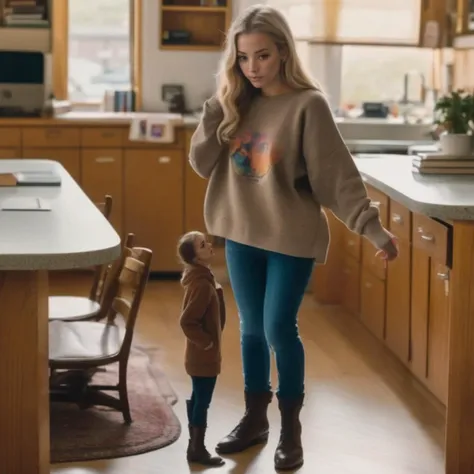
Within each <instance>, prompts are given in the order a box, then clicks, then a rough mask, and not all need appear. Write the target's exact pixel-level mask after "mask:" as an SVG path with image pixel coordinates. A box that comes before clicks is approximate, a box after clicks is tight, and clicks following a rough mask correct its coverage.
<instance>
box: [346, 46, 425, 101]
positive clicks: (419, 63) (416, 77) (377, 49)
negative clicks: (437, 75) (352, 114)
mask: <svg viewBox="0 0 474 474" xmlns="http://www.w3.org/2000/svg"><path fill="white" fill-rule="evenodd" d="M432 68H433V51H432V50H431V49H422V48H410V47H386V46H343V50H342V84H341V101H342V104H343V105H360V104H361V103H362V102H368V101H394V102H398V101H400V100H402V99H403V94H404V76H405V74H406V73H410V78H412V80H411V81H409V90H408V93H409V97H408V99H410V97H416V95H417V92H419V88H420V84H421V83H422V79H424V81H425V84H427V85H429V84H430V81H431V74H432ZM414 89H418V90H414Z"/></svg>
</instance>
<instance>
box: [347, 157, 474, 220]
mask: <svg viewBox="0 0 474 474" xmlns="http://www.w3.org/2000/svg"><path fill="white" fill-rule="evenodd" d="M366 156H367V157H365V158H364V155H362V156H361V157H358V158H356V159H355V162H356V165H357V167H358V169H359V171H360V173H361V174H362V177H363V178H364V181H365V182H367V183H368V184H370V185H372V186H374V187H375V188H377V189H379V190H380V191H382V192H384V193H385V194H387V195H388V196H389V197H391V198H393V199H394V200H395V201H398V202H399V203H401V204H403V205H405V206H406V207H407V208H409V209H410V210H411V211H414V212H419V213H421V214H425V215H428V216H430V217H436V218H438V219H441V220H474V176H446V175H445V176H439V175H438V176H433V175H430V176H426V175H420V174H416V173H413V172H412V160H413V156H405V155H372V156H370V157H369V155H366Z"/></svg>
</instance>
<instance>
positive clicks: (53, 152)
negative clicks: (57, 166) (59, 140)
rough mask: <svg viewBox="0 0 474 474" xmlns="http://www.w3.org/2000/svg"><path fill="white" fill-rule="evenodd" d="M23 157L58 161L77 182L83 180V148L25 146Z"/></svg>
mask: <svg viewBox="0 0 474 474" xmlns="http://www.w3.org/2000/svg"><path fill="white" fill-rule="evenodd" d="M23 158H29V159H32V158H39V159H43V160H54V161H58V162H59V163H61V164H62V165H63V166H64V168H65V169H66V171H67V172H68V173H69V174H70V175H71V176H72V177H73V178H74V180H75V181H76V182H77V183H80V182H81V150H80V149H79V148H23Z"/></svg>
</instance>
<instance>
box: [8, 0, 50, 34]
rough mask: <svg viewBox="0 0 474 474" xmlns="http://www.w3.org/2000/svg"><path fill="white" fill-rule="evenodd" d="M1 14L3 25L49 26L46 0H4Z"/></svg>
mask: <svg viewBox="0 0 474 474" xmlns="http://www.w3.org/2000/svg"><path fill="white" fill-rule="evenodd" d="M1 16H2V18H3V22H2V23H3V26H4V27H16V28H18V27H28V28H29V27H35V28H47V27H49V19H48V16H49V15H48V5H47V2H46V0H23V1H21V0H4V4H3V11H2V13H1Z"/></svg>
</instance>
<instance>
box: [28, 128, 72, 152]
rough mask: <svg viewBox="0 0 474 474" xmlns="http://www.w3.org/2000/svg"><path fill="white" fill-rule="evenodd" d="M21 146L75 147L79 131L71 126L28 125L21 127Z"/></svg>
mask: <svg viewBox="0 0 474 474" xmlns="http://www.w3.org/2000/svg"><path fill="white" fill-rule="evenodd" d="M22 133H23V146H24V147H29V148H77V147H79V146H80V143H81V140H80V132H79V129H78V128H72V127H30V128H28V127H27V128H24V129H23V132H22Z"/></svg>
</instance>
